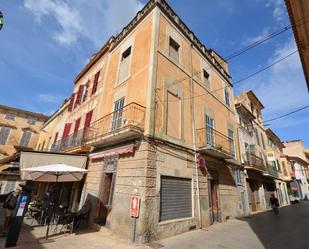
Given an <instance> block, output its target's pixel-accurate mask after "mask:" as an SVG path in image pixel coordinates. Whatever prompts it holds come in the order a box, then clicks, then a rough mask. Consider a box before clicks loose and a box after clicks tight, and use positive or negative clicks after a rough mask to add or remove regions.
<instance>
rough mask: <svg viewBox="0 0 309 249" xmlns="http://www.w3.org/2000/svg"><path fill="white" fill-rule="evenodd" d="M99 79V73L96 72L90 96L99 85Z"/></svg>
mask: <svg viewBox="0 0 309 249" xmlns="http://www.w3.org/2000/svg"><path fill="white" fill-rule="evenodd" d="M99 77H100V71H98V72H97V73H96V74H95V76H94V81H93V86H92V92H91V95H93V94H95V93H96V92H97V89H98V84H99Z"/></svg>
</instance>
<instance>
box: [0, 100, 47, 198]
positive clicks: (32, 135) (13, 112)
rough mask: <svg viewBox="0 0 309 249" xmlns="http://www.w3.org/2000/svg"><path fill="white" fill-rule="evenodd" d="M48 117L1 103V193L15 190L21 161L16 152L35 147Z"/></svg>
mask: <svg viewBox="0 0 309 249" xmlns="http://www.w3.org/2000/svg"><path fill="white" fill-rule="evenodd" d="M47 119H48V116H45V115H43V114H40V113H34V112H30V111H26V110H21V109H17V108H13V107H9V106H4V105H0V170H1V172H0V174H1V178H0V179H1V180H0V181H1V190H0V193H1V194H3V193H8V192H10V191H12V190H14V188H15V186H16V184H17V182H16V181H17V180H19V174H18V173H16V172H18V169H19V163H18V162H15V161H14V159H15V154H16V152H18V151H19V150H21V149H27V150H29V149H34V148H35V146H36V143H37V141H38V137H39V133H40V129H41V127H42V125H43V123H44V122H45V121H46V120H47Z"/></svg>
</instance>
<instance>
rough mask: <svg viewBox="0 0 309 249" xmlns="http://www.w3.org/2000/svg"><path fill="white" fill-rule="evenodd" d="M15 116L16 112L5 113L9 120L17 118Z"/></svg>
mask: <svg viewBox="0 0 309 249" xmlns="http://www.w3.org/2000/svg"><path fill="white" fill-rule="evenodd" d="M15 118H16V115H15V114H14V113H7V114H6V115H5V119H7V120H15Z"/></svg>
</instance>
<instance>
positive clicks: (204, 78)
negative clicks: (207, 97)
mask: <svg viewBox="0 0 309 249" xmlns="http://www.w3.org/2000/svg"><path fill="white" fill-rule="evenodd" d="M203 81H204V84H205V87H206V88H207V89H208V90H209V89H210V81H209V73H208V72H207V71H206V70H205V69H204V70H203Z"/></svg>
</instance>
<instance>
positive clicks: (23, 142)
mask: <svg viewBox="0 0 309 249" xmlns="http://www.w3.org/2000/svg"><path fill="white" fill-rule="evenodd" d="M31 134H32V132H31V131H23V135H22V137H21V140H20V144H19V145H20V146H22V147H28V144H29V142H30V139H31Z"/></svg>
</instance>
